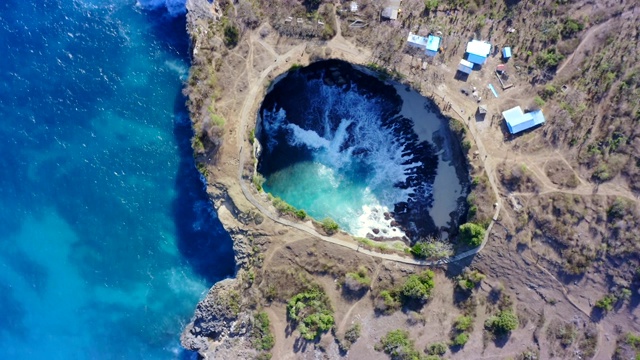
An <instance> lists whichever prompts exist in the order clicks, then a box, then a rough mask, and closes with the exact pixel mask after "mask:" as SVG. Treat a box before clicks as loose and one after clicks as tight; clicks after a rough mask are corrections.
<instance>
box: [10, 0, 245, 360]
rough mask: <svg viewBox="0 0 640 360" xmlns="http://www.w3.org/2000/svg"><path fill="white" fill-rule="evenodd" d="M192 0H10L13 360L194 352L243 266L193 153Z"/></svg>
mask: <svg viewBox="0 0 640 360" xmlns="http://www.w3.org/2000/svg"><path fill="white" fill-rule="evenodd" d="M183 2H184V0H182V4H181V3H180V1H178V2H175V3H170V4H169V5H170V6H168V7H167V6H166V5H167V4H166V2H165V1H146V2H143V3H136V2H135V1H134V0H112V1H106V0H38V1H24V0H4V1H2V2H0V56H1V58H2V60H1V61H0V359H177V358H189V357H191V356H192V355H193V354H188V353H185V352H184V351H183V350H182V349H181V347H180V345H179V334H180V332H181V330H182V327H183V326H184V324H185V323H186V322H188V321H189V318H190V317H191V315H192V313H193V310H194V308H195V305H196V303H197V301H198V300H199V299H201V298H202V297H203V296H204V295H205V294H206V291H207V290H208V288H209V287H210V286H211V285H212V284H213V283H215V282H216V281H218V280H220V279H222V278H224V277H227V276H230V275H232V274H233V271H234V267H235V264H234V263H233V253H232V249H231V240H230V238H229V236H228V234H226V232H225V231H224V230H223V229H222V227H221V225H220V223H219V221H218V220H217V219H216V217H215V213H214V212H213V211H212V210H211V206H210V205H209V203H208V202H207V198H206V194H205V192H204V188H203V185H202V183H201V182H200V179H199V174H198V172H197V171H196V170H195V168H194V166H193V160H192V156H191V149H190V141H189V139H190V137H191V129H190V124H189V119H188V115H187V112H186V109H185V107H184V101H185V99H184V98H183V96H182V95H181V89H182V84H183V81H184V80H185V79H186V77H187V75H188V68H189V58H188V51H189V44H188V36H187V34H186V31H185V17H184V4H183Z"/></svg>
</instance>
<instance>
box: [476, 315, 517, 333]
mask: <svg viewBox="0 0 640 360" xmlns="http://www.w3.org/2000/svg"><path fill="white" fill-rule="evenodd" d="M518 324H519V322H518V316H516V314H515V313H514V312H513V311H512V310H502V311H500V312H499V313H498V315H495V316H492V317H490V318H489V319H487V321H486V322H485V323H484V326H485V328H486V329H487V330H489V331H491V332H492V333H493V334H494V335H506V334H509V333H510V332H511V331H513V330H515V329H517V328H518Z"/></svg>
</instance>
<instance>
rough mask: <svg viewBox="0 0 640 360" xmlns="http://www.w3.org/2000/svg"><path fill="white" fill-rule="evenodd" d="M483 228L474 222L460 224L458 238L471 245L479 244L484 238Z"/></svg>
mask: <svg viewBox="0 0 640 360" xmlns="http://www.w3.org/2000/svg"><path fill="white" fill-rule="evenodd" d="M484 235H485V230H484V228H483V227H482V226H480V225H478V224H474V223H466V224H463V225H460V239H461V240H462V241H463V242H464V243H466V244H468V245H471V246H473V247H477V246H480V244H482V241H483V240H484Z"/></svg>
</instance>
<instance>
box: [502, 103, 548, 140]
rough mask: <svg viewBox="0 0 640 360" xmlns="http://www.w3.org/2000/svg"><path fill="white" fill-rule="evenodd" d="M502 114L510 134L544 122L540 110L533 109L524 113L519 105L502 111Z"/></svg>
mask: <svg viewBox="0 0 640 360" xmlns="http://www.w3.org/2000/svg"><path fill="white" fill-rule="evenodd" d="M502 116H503V117H504V120H505V121H506V122H507V127H508V128H509V132H510V133H512V134H516V133H519V132H521V131H524V130H527V129H529V128H532V127H534V126H536V125H540V124H544V122H545V118H544V115H543V114H542V110H535V111H532V112H528V113H526V114H525V113H524V112H523V111H522V109H521V108H520V106H516V107H514V108H512V109H509V110H507V111H503V112H502Z"/></svg>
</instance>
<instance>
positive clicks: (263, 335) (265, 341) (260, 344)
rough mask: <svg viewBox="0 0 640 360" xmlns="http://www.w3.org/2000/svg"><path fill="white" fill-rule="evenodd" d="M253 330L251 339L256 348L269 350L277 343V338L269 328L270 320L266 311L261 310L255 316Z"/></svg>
mask: <svg viewBox="0 0 640 360" xmlns="http://www.w3.org/2000/svg"><path fill="white" fill-rule="evenodd" d="M253 319H254V321H253V331H252V333H251V339H252V343H253V346H254V348H255V349H256V350H264V351H269V350H271V349H272V348H273V345H274V344H275V338H274V337H273V334H272V333H271V330H270V328H269V326H270V321H269V315H267V313H266V312H264V311H260V312H258V313H256V314H255V315H254V317H253Z"/></svg>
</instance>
